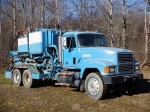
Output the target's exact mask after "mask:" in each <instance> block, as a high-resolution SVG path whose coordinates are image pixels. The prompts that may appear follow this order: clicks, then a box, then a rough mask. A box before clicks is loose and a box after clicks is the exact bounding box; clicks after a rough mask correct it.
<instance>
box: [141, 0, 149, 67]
mask: <svg viewBox="0 0 150 112" xmlns="http://www.w3.org/2000/svg"><path fill="white" fill-rule="evenodd" d="M149 6H150V1H149V0H146V5H145V58H144V61H143V63H142V64H141V67H143V66H144V64H145V63H146V61H147V57H148V38H149V35H150V9H148V7H149ZM147 13H148V25H147Z"/></svg>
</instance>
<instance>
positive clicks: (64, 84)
mask: <svg viewBox="0 0 150 112" xmlns="http://www.w3.org/2000/svg"><path fill="white" fill-rule="evenodd" d="M55 85H56V86H71V84H67V83H55Z"/></svg>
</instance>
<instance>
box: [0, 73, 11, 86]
mask: <svg viewBox="0 0 150 112" xmlns="http://www.w3.org/2000/svg"><path fill="white" fill-rule="evenodd" d="M12 84H13V83H12V80H11V79H6V78H5V75H4V74H0V85H12Z"/></svg>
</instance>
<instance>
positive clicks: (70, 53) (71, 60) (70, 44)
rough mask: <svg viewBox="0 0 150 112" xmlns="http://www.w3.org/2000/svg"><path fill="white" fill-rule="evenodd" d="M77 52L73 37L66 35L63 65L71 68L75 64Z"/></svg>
mask: <svg viewBox="0 0 150 112" xmlns="http://www.w3.org/2000/svg"><path fill="white" fill-rule="evenodd" d="M77 59H78V54H77V45H76V40H75V37H73V36H69V37H66V47H64V48H63V65H64V67H65V68H70V69H73V68H75V66H76V64H77Z"/></svg>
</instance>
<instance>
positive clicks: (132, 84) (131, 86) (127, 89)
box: [123, 79, 137, 95]
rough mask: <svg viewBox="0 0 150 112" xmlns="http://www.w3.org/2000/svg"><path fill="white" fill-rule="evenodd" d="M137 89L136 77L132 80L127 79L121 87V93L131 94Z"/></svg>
mask: <svg viewBox="0 0 150 112" xmlns="http://www.w3.org/2000/svg"><path fill="white" fill-rule="evenodd" d="M136 90H137V79H136V80H134V81H128V82H126V83H125V85H124V87H123V93H124V94H126V95H133V94H134V93H135V92H136Z"/></svg>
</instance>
